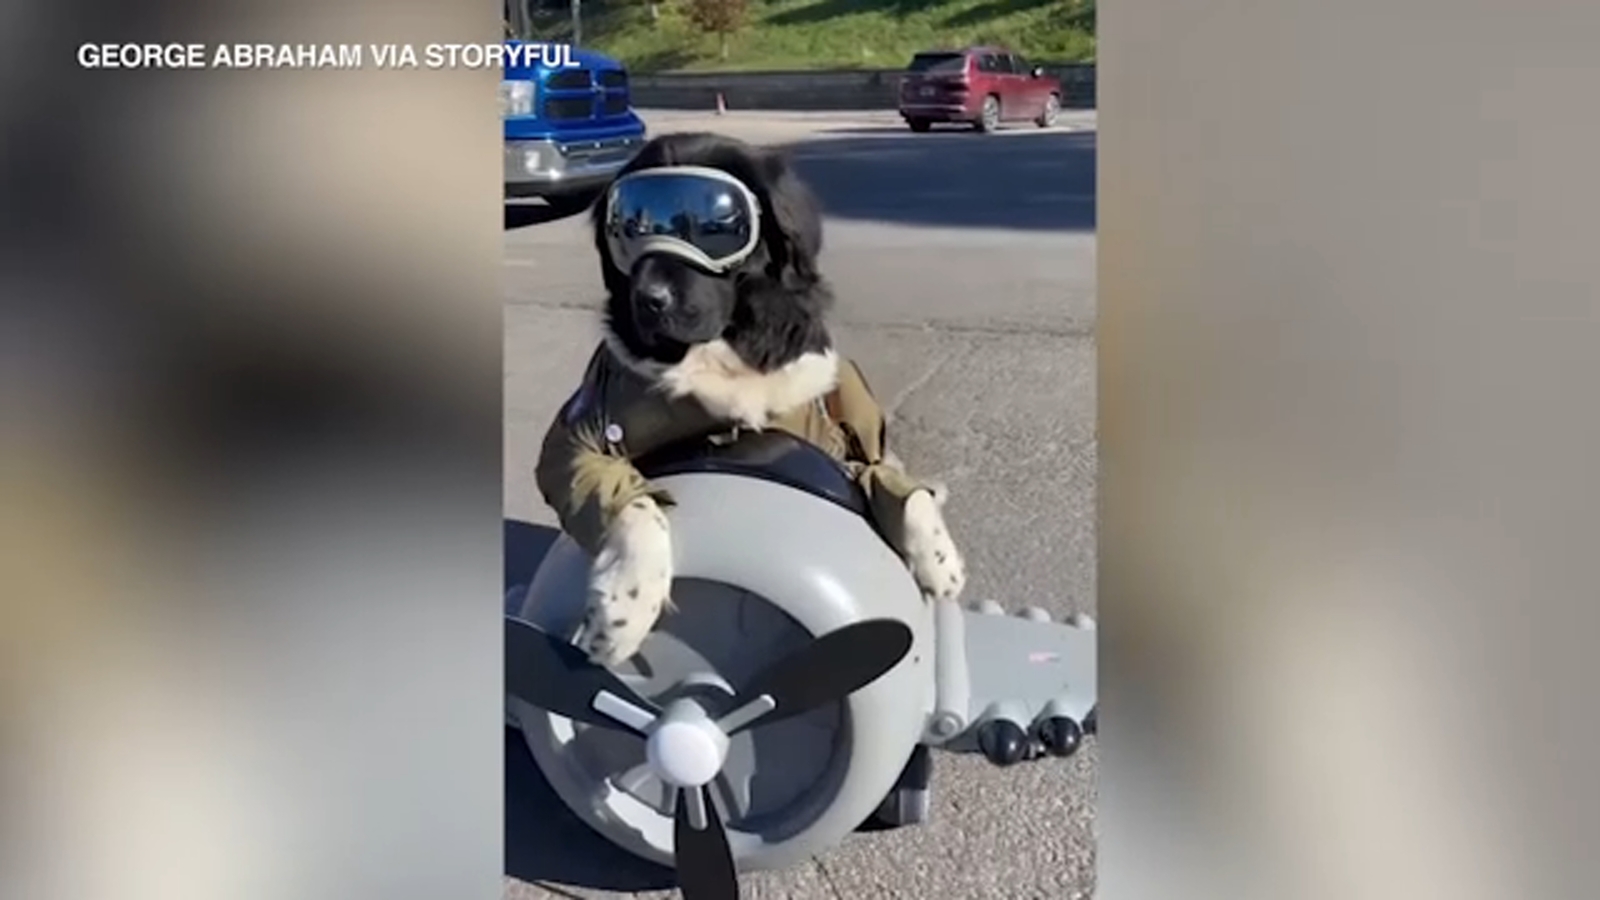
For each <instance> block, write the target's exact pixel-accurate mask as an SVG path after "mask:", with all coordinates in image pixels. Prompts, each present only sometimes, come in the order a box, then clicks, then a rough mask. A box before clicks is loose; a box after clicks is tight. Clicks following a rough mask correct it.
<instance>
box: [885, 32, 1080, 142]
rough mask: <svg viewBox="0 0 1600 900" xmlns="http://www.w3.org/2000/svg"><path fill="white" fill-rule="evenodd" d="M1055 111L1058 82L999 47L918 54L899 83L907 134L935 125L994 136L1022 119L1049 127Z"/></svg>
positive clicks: (1059, 83)
mask: <svg viewBox="0 0 1600 900" xmlns="http://www.w3.org/2000/svg"><path fill="white" fill-rule="evenodd" d="M1060 112H1061V81H1060V80H1059V79H1056V78H1052V77H1051V76H1049V75H1046V74H1045V73H1044V69H1042V68H1040V67H1038V66H1031V65H1029V64H1028V63H1027V62H1026V61H1024V60H1023V58H1022V57H1020V56H1018V55H1017V54H1015V53H1012V52H1011V51H1009V50H1005V49H1002V48H999V47H969V48H967V49H965V50H930V51H928V52H926V53H918V54H917V55H916V56H914V57H912V59H911V65H910V66H908V67H907V68H906V74H905V77H904V78H902V79H901V81H900V116H901V117H902V118H904V119H905V120H906V124H907V125H910V126H911V130H912V131H927V130H928V128H929V126H931V125H932V124H933V123H934V122H970V123H972V125H973V126H974V127H976V128H977V129H978V130H979V131H994V130H995V129H996V128H999V127H1000V123H1002V122H1020V121H1023V120H1030V121H1032V122H1034V123H1035V124H1037V125H1038V126H1039V127H1041V128H1048V127H1050V126H1051V125H1054V124H1055V122H1056V116H1057V115H1058V114H1059V113H1060Z"/></svg>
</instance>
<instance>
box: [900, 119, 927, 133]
mask: <svg viewBox="0 0 1600 900" xmlns="http://www.w3.org/2000/svg"><path fill="white" fill-rule="evenodd" d="M906 124H907V125H910V126H911V130H912V131H915V132H916V133H917V134H921V133H923V132H924V131H927V130H928V128H929V127H930V126H932V125H933V123H932V122H929V121H928V120H927V119H907V120H906Z"/></svg>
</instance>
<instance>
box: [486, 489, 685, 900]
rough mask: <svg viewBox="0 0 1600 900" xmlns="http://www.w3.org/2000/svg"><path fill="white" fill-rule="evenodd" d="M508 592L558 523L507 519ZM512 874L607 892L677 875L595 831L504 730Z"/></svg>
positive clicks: (523, 579)
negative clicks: (565, 801)
mask: <svg viewBox="0 0 1600 900" xmlns="http://www.w3.org/2000/svg"><path fill="white" fill-rule="evenodd" d="M503 533H504V539H505V579H506V580H505V590H506V594H507V610H506V612H507V613H510V612H511V611H512V610H511V609H510V604H511V596H512V589H513V588H515V587H517V586H519V585H525V584H527V583H528V582H529V581H531V580H532V579H533V573H534V571H535V570H536V569H538V568H539V563H540V561H541V560H543V559H544V556H545V554H546V553H548V552H549V550H550V547H551V546H552V545H553V544H554V543H555V541H556V538H557V537H559V532H557V531H556V530H555V529H554V528H549V527H546V526H544V525H534V524H532V523H529V522H519V521H516V520H514V519H508V520H506V521H505V523H504V532H503ZM505 779H506V788H505V790H506V794H505V797H506V801H505V810H506V821H505V852H506V871H505V874H507V875H509V876H511V877H512V878H516V879H519V880H521V881H528V882H551V883H556V884H565V885H570V886H575V887H587V888H596V889H599V890H608V891H645V890H657V889H660V888H665V887H671V886H672V884H673V876H672V873H671V872H669V871H667V870H666V869H663V868H661V867H659V866H654V865H651V864H650V863H648V862H645V861H644V860H642V859H639V858H638V857H636V856H634V855H632V854H631V853H626V852H624V851H622V850H621V849H618V848H617V847H616V846H614V845H613V844H611V843H610V842H609V841H606V840H605V839H604V838H602V837H600V836H599V835H597V834H595V833H594V832H593V831H591V830H590V828H589V826H588V825H585V824H584V823H583V820H581V819H579V818H578V817H577V815H575V814H574V813H573V812H572V811H571V810H570V809H568V808H567V806H566V804H565V803H562V802H561V798H560V797H558V796H556V792H555V791H554V790H552V789H551V787H550V784H549V783H548V782H547V781H545V778H544V774H543V773H541V772H540V771H539V767H538V766H536V765H535V764H534V762H533V757H532V756H531V755H530V754H529V753H528V747H527V745H526V744H524V743H523V741H522V735H521V734H520V733H519V732H517V731H514V730H512V729H510V728H507V729H505Z"/></svg>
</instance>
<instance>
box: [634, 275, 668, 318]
mask: <svg viewBox="0 0 1600 900" xmlns="http://www.w3.org/2000/svg"><path fill="white" fill-rule="evenodd" d="M634 295H635V296H636V297H637V298H638V301H639V305H640V306H641V307H643V308H644V309H648V310H649V311H651V312H653V313H663V312H666V311H667V310H668V309H669V308H671V306H672V288H670V287H668V286H666V285H665V284H662V283H661V282H659V281H656V282H649V283H646V284H642V285H640V286H639V287H638V288H636V289H635V290H634Z"/></svg>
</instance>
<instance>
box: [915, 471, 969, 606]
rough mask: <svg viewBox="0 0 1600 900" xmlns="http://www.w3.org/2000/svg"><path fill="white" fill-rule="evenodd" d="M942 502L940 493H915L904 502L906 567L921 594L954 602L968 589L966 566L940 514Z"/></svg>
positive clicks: (942, 515)
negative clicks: (908, 568) (963, 590)
mask: <svg viewBox="0 0 1600 900" xmlns="http://www.w3.org/2000/svg"><path fill="white" fill-rule="evenodd" d="M943 501H944V491H942V490H940V491H939V492H938V493H934V492H933V491H917V492H915V493H913V494H912V495H911V496H910V497H908V498H906V508H905V529H906V533H905V553H906V565H908V566H909V567H910V568H911V577H912V578H914V579H916V582H917V586H918V587H920V588H922V593H923V594H925V595H927V596H929V597H933V598H936V599H939V600H953V599H955V597H956V596H957V595H958V594H960V593H961V589H962V588H964V587H966V586H967V565H966V563H965V562H963V561H962V559H961V553H960V551H958V550H957V549H956V542H955V540H954V539H953V538H951V537H950V529H949V528H948V527H946V526H945V522H944V513H942V512H940V510H939V507H940V506H942V505H943Z"/></svg>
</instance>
